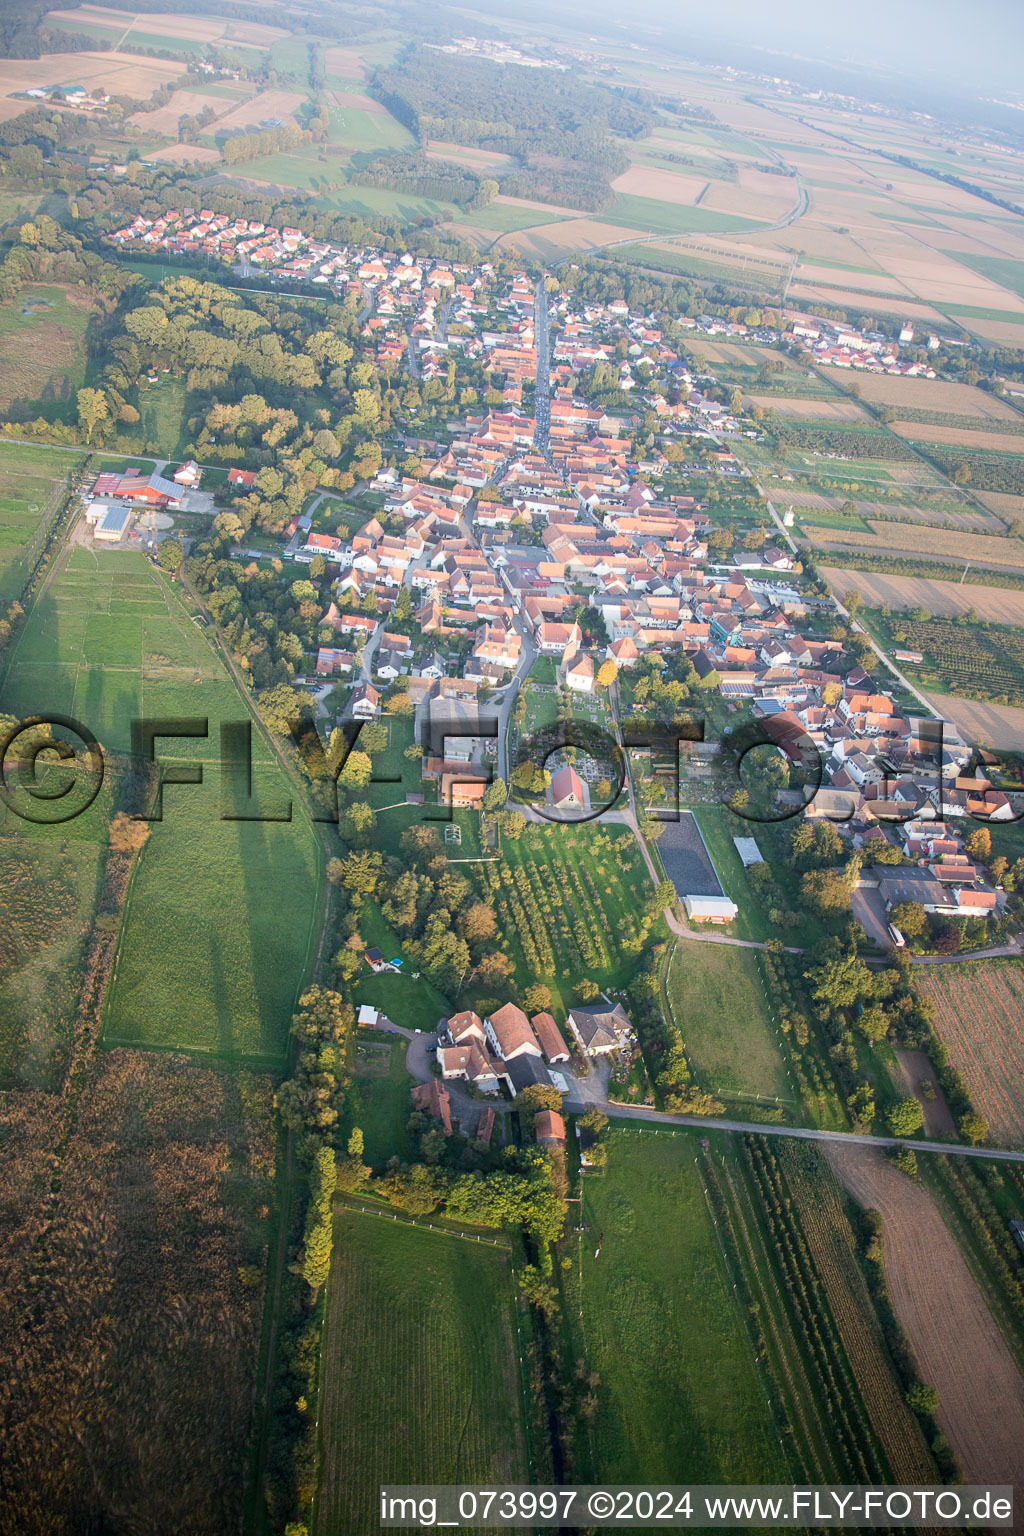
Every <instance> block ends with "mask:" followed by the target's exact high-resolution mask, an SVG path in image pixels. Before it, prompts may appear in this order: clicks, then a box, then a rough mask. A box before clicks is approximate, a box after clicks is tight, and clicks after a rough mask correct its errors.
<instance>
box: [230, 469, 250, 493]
mask: <svg viewBox="0 0 1024 1536" xmlns="http://www.w3.org/2000/svg"><path fill="white" fill-rule="evenodd" d="M255 479H256V471H255V470H254V469H229V470H228V485H244V486H245V489H246V490H247V491H248V490H251V489H252V486H253V483H254V482H255Z"/></svg>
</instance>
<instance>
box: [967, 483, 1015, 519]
mask: <svg viewBox="0 0 1024 1536" xmlns="http://www.w3.org/2000/svg"><path fill="white" fill-rule="evenodd" d="M974 494H975V496H976V497H977V498H978V500H979V501H981V502H984V504H985V506H986V507H990V508H991V509H992V511H993V512H994V513H995V514H996V516H997V517H1001V518H1002V520H1003V522H1004V523H1010V522H1013V520H1014V519H1015V518H1018V517H1020V518H1024V496H1008V495H1006V494H1005V492H1003V491H975V492H974Z"/></svg>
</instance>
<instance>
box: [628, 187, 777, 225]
mask: <svg viewBox="0 0 1024 1536" xmlns="http://www.w3.org/2000/svg"><path fill="white" fill-rule="evenodd" d="M601 218H602V219H604V220H605V222H606V223H608V224H618V225H624V226H625V227H626V228H627V229H639V230H643V231H645V232H646V233H648V234H654V235H657V234H661V235H682V234H690V233H697V234H700V233H705V232H712V231H714V232H717V231H720V230H741V229H757V227H758V221H757V220H756V219H746V218H742V217H741V216H740V215H738V214H735V213H719V212H717V211H716V210H715V209H713V208H704V207H699V208H694V207H689V206H686V205H685V204H678V203H666V202H662V201H661V200H660V199H658V198H654V197H640V196H637V194H636V193H629V192H627V193H622V192H620V193H619V194H618V195H617V196H616V198H615V201H614V203H613V204H612V205H611V207H610V208H608V209H607V210H605V211H604V212H603V213H602V214H601Z"/></svg>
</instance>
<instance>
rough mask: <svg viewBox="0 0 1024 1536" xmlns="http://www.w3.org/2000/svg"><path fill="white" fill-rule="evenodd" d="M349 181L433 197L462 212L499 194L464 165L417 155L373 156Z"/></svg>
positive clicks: (489, 181) (487, 180) (494, 184)
mask: <svg viewBox="0 0 1024 1536" xmlns="http://www.w3.org/2000/svg"><path fill="white" fill-rule="evenodd" d="M350 179H351V181H352V183H353V184H354V185H355V186H357V187H390V188H391V190H392V191H393V192H408V193H411V194H413V195H414V196H416V197H433V198H437V199H438V200H439V201H443V202H449V203H458V204H459V205H460V206H461V207H463V208H482V207H483V206H484V205H485V204H486V203H489V202H490V201H491V199H492V198H493V197H494V194H495V193H496V192H497V190H498V183H497V182H496V181H494V180H492V179H490V178H489V177H483V176H477V175H476V174H475V173H474V172H473V171H471V170H469V169H468V168H467V167H466V166H464V165H456V164H455V163H454V162H453V161H451V160H432V159H428V158H427V156H426V155H425V154H419V153H416V152H411V153H408V154H392V155H386V154H385V155H374V157H373V158H372V160H368V161H367V163H366V165H364V166H363V168H362V170H359V171H356V172H354V174H353V175H352V177H351V178H350Z"/></svg>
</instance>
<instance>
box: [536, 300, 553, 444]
mask: <svg viewBox="0 0 1024 1536" xmlns="http://www.w3.org/2000/svg"><path fill="white" fill-rule="evenodd" d="M535 293H536V301H535V303H534V309H533V336H534V344H535V345H536V348H537V374H536V383H535V385H534V405H533V414H534V416H535V417H536V420H537V434H536V438H535V442H536V445H537V447H538V449H539V450H540V452H541V453H542V454H543V455H544V457H545V458H547V456H548V433H549V432H550V429H551V336H550V323H549V320H548V291H547V289H546V288H545V286H544V278H542V277H539V278H538V279H537V287H536V289H535Z"/></svg>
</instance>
